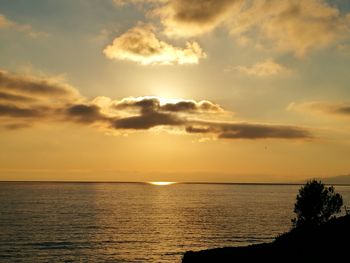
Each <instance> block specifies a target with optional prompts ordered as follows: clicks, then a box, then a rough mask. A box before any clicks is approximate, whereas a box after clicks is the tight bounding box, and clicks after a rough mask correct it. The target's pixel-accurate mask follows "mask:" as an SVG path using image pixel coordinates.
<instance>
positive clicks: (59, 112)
mask: <svg viewBox="0 0 350 263" xmlns="http://www.w3.org/2000/svg"><path fill="white" fill-rule="evenodd" d="M0 72H1V75H0V77H1V78H0V99H1V100H2V101H5V103H0V126H1V127H2V128H5V129H7V130H16V129H20V128H26V127H30V126H33V125H34V124H37V123H40V122H47V121H66V122H67V121H69V122H74V123H77V124H80V125H91V124H94V125H95V126H98V127H102V128H104V129H109V130H110V131H111V130H126V131H129V130H149V129H152V128H154V127H162V129H163V128H165V129H166V128H167V127H168V128H171V129H173V128H176V129H177V130H179V131H182V132H183V133H185V134H197V135H205V136H208V135H210V136H212V137H216V138H222V139H267V138H271V139H276V138H279V139H310V138H312V135H311V134H310V132H309V131H308V130H306V129H304V128H300V127H294V126H286V125H271V124H269V125H268V124H253V123H236V122H223V121H220V120H221V118H222V117H223V116H226V117H227V116H228V115H227V113H228V112H225V111H224V110H223V109H222V108H221V107H220V106H219V105H217V104H215V103H213V102H210V101H207V100H202V101H195V100H183V99H164V98H159V97H138V98H132V97H130V98H124V99H122V100H119V101H118V100H115V101H113V100H111V99H109V98H96V99H94V100H92V101H90V100H87V99H86V98H82V97H79V99H80V100H79V101H80V102H78V100H76V101H74V100H73V101H72V100H71V98H73V96H72V95H73V94H78V92H77V91H76V90H74V89H73V88H69V89H66V87H69V86H68V85H67V84H64V83H63V84H55V85H53V84H52V83H51V82H50V81H48V80H45V79H40V78H36V77H30V76H18V75H9V74H8V73H3V71H0ZM4 87H5V88H4ZM50 91H52V93H50ZM61 95H63V96H61ZM53 97H54V98H55V100H54V101H53V99H52V98H53ZM75 98H77V97H75ZM336 110H337V111H339V112H342V113H344V114H345V113H348V112H349V107H347V105H343V107H338V108H337V109H336ZM223 114H224V115H223Z"/></svg>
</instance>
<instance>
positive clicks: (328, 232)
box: [182, 215, 350, 263]
mask: <svg viewBox="0 0 350 263" xmlns="http://www.w3.org/2000/svg"><path fill="white" fill-rule="evenodd" d="M182 262H183V263H190V262H281V263H282V262H294V263H297V262H298V263H299V262H306V263H307V262H311V263H312V262H350V215H347V216H343V217H339V218H337V219H331V220H330V221H328V222H326V223H324V224H322V225H320V226H314V227H300V228H294V229H292V230H291V231H290V232H288V233H285V234H283V235H281V236H279V237H277V238H276V240H275V241H273V242H272V243H263V244H258V245H250V246H246V247H225V248H216V249H208V250H202V251H198V252H192V251H188V252H186V253H185V254H184V256H183V259H182Z"/></svg>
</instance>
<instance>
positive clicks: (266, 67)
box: [225, 59, 290, 77]
mask: <svg viewBox="0 0 350 263" xmlns="http://www.w3.org/2000/svg"><path fill="white" fill-rule="evenodd" d="M232 70H234V71H238V72H239V73H243V74H245V75H250V76H257V77H268V76H274V75H281V74H287V73H289V72H290V70H289V69H288V68H286V67H285V66H283V65H281V64H278V63H277V62H275V61H273V60H271V59H268V60H265V61H263V62H258V63H256V64H254V65H252V66H236V67H233V68H228V69H226V70H225V71H226V72H229V71H232Z"/></svg>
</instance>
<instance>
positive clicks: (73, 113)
mask: <svg viewBox="0 0 350 263" xmlns="http://www.w3.org/2000/svg"><path fill="white" fill-rule="evenodd" d="M100 110H101V109H100V108H99V107H98V106H97V105H85V104H76V105H71V106H69V107H68V108H67V109H66V111H65V114H66V116H67V117H68V119H70V120H74V121H77V122H83V123H84V122H85V123H93V122H96V121H105V120H107V119H108V118H107V117H106V116H105V115H103V114H102V113H101V112H100Z"/></svg>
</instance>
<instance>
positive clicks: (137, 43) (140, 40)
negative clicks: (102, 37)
mask: <svg viewBox="0 0 350 263" xmlns="http://www.w3.org/2000/svg"><path fill="white" fill-rule="evenodd" d="M155 33H156V32H155V28H154V27H153V26H151V25H145V24H140V25H138V26H136V27H134V28H132V29H130V30H128V31H127V32H125V33H124V34H122V35H120V36H119V37H117V38H115V39H114V41H113V43H112V44H111V45H109V46H107V47H106V48H105V49H104V51H103V53H104V54H105V55H106V56H107V57H108V58H110V59H118V60H129V61H133V62H137V63H139V64H142V65H155V64H156V65H157V64H158V65H164V64H198V62H199V59H201V58H205V57H206V54H205V53H204V52H203V50H202V49H201V47H200V46H199V44H198V43H197V42H187V43H186V47H185V48H179V47H175V46H172V45H171V44H169V43H167V42H165V41H162V40H160V39H158V38H157V36H156V34H155Z"/></svg>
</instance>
